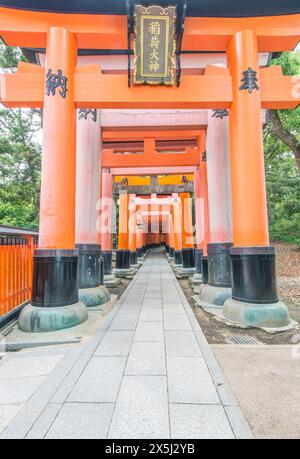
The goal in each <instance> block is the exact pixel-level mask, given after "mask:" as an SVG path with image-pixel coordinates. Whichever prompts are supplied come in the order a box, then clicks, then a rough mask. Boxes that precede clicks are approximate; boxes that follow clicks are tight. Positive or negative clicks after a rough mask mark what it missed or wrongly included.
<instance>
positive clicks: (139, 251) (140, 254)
mask: <svg viewBox="0 0 300 459" xmlns="http://www.w3.org/2000/svg"><path fill="white" fill-rule="evenodd" d="M136 255H137V258H142V256H143V249H142V247H139V248H138V249H136Z"/></svg>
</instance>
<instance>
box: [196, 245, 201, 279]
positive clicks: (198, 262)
mask: <svg viewBox="0 0 300 459" xmlns="http://www.w3.org/2000/svg"><path fill="white" fill-rule="evenodd" d="M202 257H203V250H202V249H195V266H196V273H197V274H202Z"/></svg>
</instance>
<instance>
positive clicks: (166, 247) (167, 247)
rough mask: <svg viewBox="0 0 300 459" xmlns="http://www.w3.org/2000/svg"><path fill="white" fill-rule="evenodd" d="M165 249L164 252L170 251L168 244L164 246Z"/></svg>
mask: <svg viewBox="0 0 300 459" xmlns="http://www.w3.org/2000/svg"><path fill="white" fill-rule="evenodd" d="M165 251H166V253H169V252H170V247H169V246H168V245H166V246H165Z"/></svg>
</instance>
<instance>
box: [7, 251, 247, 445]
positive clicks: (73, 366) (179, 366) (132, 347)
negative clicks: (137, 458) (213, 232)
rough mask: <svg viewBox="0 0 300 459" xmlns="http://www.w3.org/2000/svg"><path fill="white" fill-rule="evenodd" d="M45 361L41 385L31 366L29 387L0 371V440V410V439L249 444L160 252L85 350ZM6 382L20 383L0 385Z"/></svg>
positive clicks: (12, 367) (10, 368)
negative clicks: (191, 440) (231, 440)
mask: <svg viewBox="0 0 300 459" xmlns="http://www.w3.org/2000/svg"><path fill="white" fill-rule="evenodd" d="M46 352H47V351H46V350H45V353H46ZM45 355H46V354H45ZM38 357H39V358H43V353H42V352H41V351H39V354H38ZM28 358H30V359H32V358H33V359H34V358H35V354H34V353H32V354H30V356H28ZM47 359H49V360H48V361H47V363H46V367H45V368H46V369H45V370H44V373H45V376H41V375H43V374H44V373H43V369H40V368H39V365H37V364H36V363H35V364H33V366H32V372H35V374H36V376H35V377H32V376H31V375H30V372H29V373H27V368H28V366H29V365H27V366H26V363H25V365H24V362H23V364H22V363H21V359H17V358H16V362H13V363H9V364H8V365H7V366H6V367H5V366H3V365H2V366H1V367H0V432H1V407H2V419H5V422H4V427H5V423H8V422H9V421H10V419H11V418H13V419H12V420H11V422H10V423H9V424H8V427H7V428H6V429H5V430H4V431H3V433H2V434H0V438H116V439H118V438H125V439H130V438H145V439H152V438H232V437H235V438H251V432H250V430H249V428H248V425H247V424H246V421H245V420H244V417H243V415H242V413H241V411H240V409H239V407H238V405H237V403H236V400H235V399H234V397H233V396H232V394H231V392H230V391H229V390H228V388H227V385H226V382H225V380H224V376H223V373H222V371H221V369H220V367H219V365H218V363H217V361H216V359H215V358H214V354H213V353H212V351H211V349H210V347H209V345H208V344H207V341H206V339H205V336H204V335H203V332H202V330H201V328H200V326H199V323H198V321H197V319H196V317H195V315H194V313H193V311H192V309H191V307H190V305H189V304H188V302H187V300H186V298H185V296H184V293H183V291H182V290H181V288H180V285H179V284H178V282H177V280H176V278H175V276H174V274H173V272H172V270H171V268H170V266H169V264H168V263H167V260H166V259H165V257H164V255H163V252H162V251H160V250H154V251H151V252H150V254H148V256H147V258H146V260H145V262H144V264H143V266H142V267H141V269H140V270H139V271H138V273H137V274H136V276H135V277H134V279H133V280H132V282H131V283H130V285H129V286H128V288H127V289H126V291H125V292H124V293H123V295H122V297H121V298H120V300H119V302H118V303H117V304H116V305H115V307H114V308H113V309H112V311H111V312H110V313H109V314H108V315H107V316H106V317H105V318H104V319H103V320H102V323H101V324H100V326H98V330H97V331H96V332H95V335H94V337H93V338H92V339H91V340H90V341H88V342H87V343H86V344H84V345H83V344H80V345H74V347H73V348H71V349H70V348H66V349H65V352H63V351H60V354H59V355H51V354H49V355H48V356H47ZM59 359H60V360H59ZM18 360H20V362H19V363H20V365H18V363H17V361H18ZM23 360H26V359H24V357H23ZM32 362H37V360H36V361H35V360H32ZM28 363H29V360H28ZM41 368H42V367H41ZM1 369H2V371H3V373H2V378H1ZM14 372H16V374H19V375H22V374H23V375H26V376H27V377H25V378H16V377H13V378H11V379H10V378H5V377H4V376H9V375H10V374H14ZM47 372H50V373H49V374H48V375H47ZM7 381H11V382H12V383H13V384H14V385H15V387H12V391H11V395H10V396H9V395H7V391H6V392H3V390H4V388H5V385H6V384H7ZM20 382H21V384H20ZM1 384H4V386H3V388H2V389H3V390H1ZM18 384H19V386H18V388H17V389H18V390H16V385H18ZM20 386H23V387H22V388H21V387H20ZM19 391H20V394H21V396H19V398H18V399H17V398H16V394H17V393H18V392H19ZM3 394H4V395H3ZM1 397H2V398H1ZM15 403H16V405H14V406H16V407H17V408H16V409H15V411H14V410H13V409H12V408H10V405H11V404H15ZM21 403H24V405H21ZM18 410H19V411H18Z"/></svg>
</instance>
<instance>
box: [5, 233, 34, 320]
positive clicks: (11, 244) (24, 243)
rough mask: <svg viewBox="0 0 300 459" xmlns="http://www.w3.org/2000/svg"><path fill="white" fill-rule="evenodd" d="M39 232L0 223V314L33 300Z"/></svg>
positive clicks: (7, 312)
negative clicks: (35, 253) (33, 276)
mask: <svg viewBox="0 0 300 459" xmlns="http://www.w3.org/2000/svg"><path fill="white" fill-rule="evenodd" d="M37 238H38V233H37V232H36V231H33V230H26V229H24V228H15V227H10V226H1V225H0V318H2V317H4V316H6V315H7V314H9V313H10V312H11V311H13V310H14V309H15V308H17V307H18V306H20V305H21V304H23V303H25V302H26V301H28V300H30V298H31V288H32V269H33V251H34V249H35V247H36V245H37Z"/></svg>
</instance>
